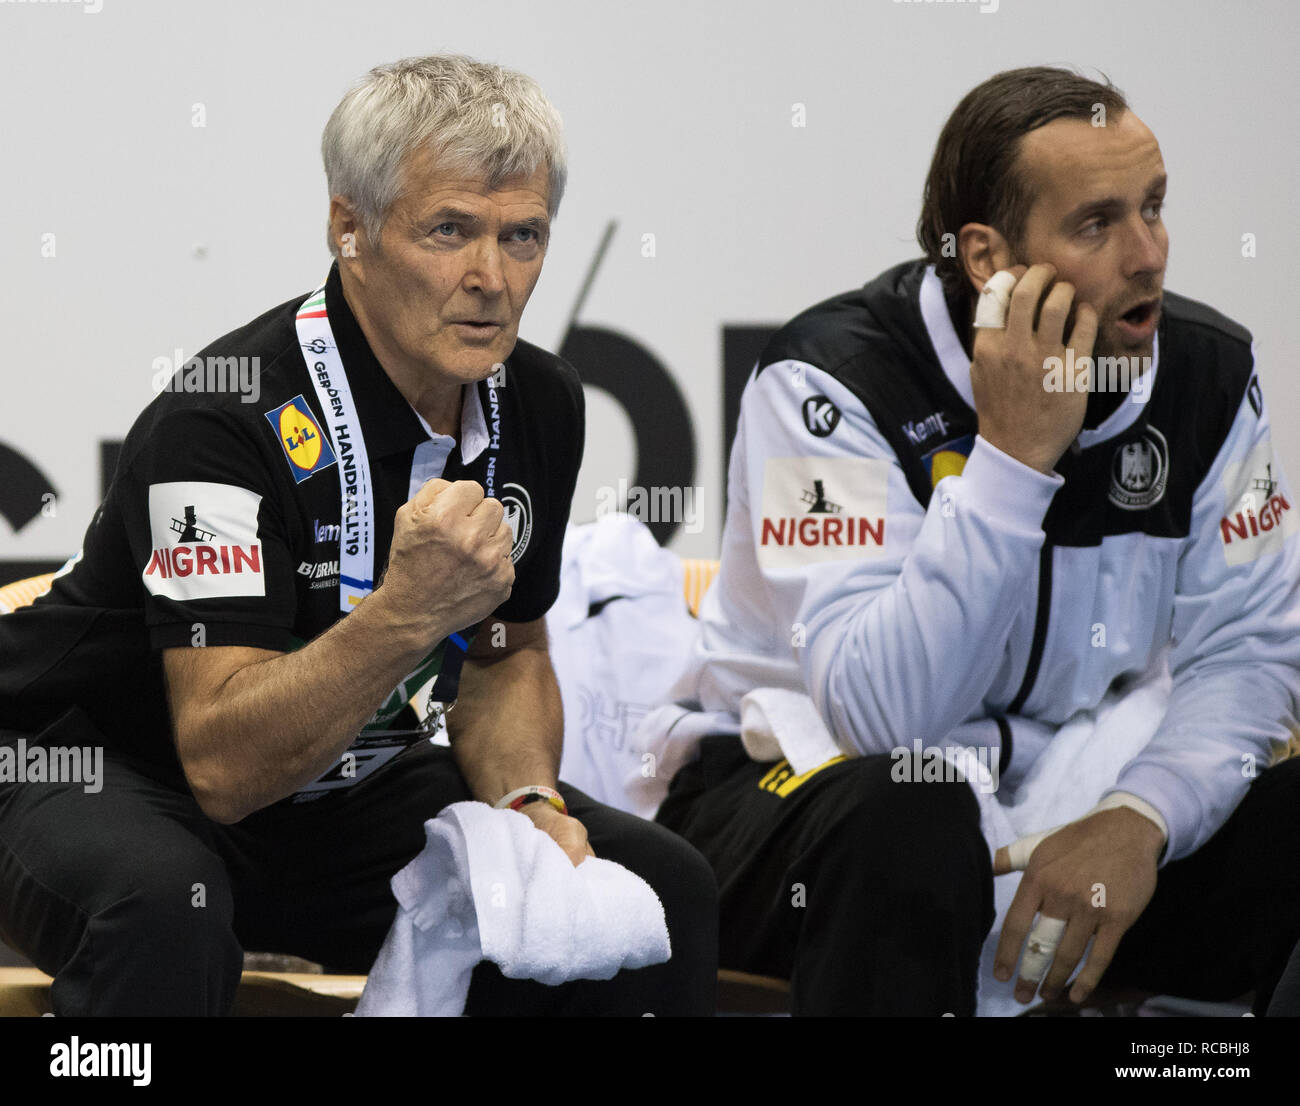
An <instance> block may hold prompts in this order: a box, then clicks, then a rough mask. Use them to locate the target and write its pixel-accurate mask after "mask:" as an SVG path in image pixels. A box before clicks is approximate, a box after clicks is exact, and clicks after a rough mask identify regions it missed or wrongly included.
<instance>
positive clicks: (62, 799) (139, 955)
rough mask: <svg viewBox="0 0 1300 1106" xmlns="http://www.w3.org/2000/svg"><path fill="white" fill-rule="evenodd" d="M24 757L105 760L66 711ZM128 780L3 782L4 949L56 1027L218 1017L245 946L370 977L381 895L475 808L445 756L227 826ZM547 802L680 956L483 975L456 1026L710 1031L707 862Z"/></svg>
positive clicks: (143, 779) (630, 828)
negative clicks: (86, 1021)
mask: <svg viewBox="0 0 1300 1106" xmlns="http://www.w3.org/2000/svg"><path fill="white" fill-rule="evenodd" d="M18 736H19V735H17V734H14V733H12V732H5V733H0V742H9V743H12V742H13V741H15V740H16V738H17V737H18ZM35 740H40V741H44V742H46V743H47V744H49V745H63V746H76V745H82V746H85V745H103V744H104V743H103V740H102V737H99V735H98V734H97V732H96V731H95V730H94V728H93V727H92V726H91V725H90V724H89V722H88V721H87V720H86V719H85V716H84V715H82V714H81V713H80V712H77V711H73V712H71V713H70V714H68V715H65V716H64V717H63V718H62V719H60V720H59V722H57V723H55V725H54V726H52V727H50V728H49V729H48V730H46V731H44V732H43V733H42V734H41V735H40V736H39V737H35V738H32V737H29V738H28V742H29V744H30V743H31V742H32V741H35ZM139 767H140V766H138V765H137V764H135V763H134V762H132V761H130V760H129V759H127V758H123V757H120V756H115V755H114V754H113V753H112V752H111V751H109V750H107V749H106V750H105V755H104V770H103V789H102V791H100V792H99V793H86V791H85V789H84V788H83V786H82V785H81V784H77V783H72V784H52V783H32V782H27V783H3V784H0V937H3V939H4V940H5V942H6V943H8V944H10V945H11V946H13V947H14V948H16V949H18V950H19V951H20V952H22V953H23V954H24V955H26V956H27V957H28V958H29V959H30V960H31V961H32V962H33V963H34V964H36V966H37V967H39V968H41V969H42V970H43V971H45V972H47V973H49V974H50V975H52V976H53V977H54V984H53V987H52V999H53V1005H54V1012H55V1013H56V1014H58V1015H60V1016H68V1015H103V1014H115V1015H177V1014H180V1015H187V1014H195V1015H200V1014H226V1013H229V1011H230V1009H231V1007H232V1004H233V1002H234V994H235V987H236V984H237V983H238V982H239V976H240V971H241V967H242V959H243V949H245V948H247V949H252V950H257V951H262V952H279V953H287V954H292V955H297V956H302V957H305V958H307V959H309V960H314V961H317V962H319V963H321V964H323V965H324V966H325V968H326V970H329V971H338V972H347V973H362V972H367V971H368V970H369V969H370V967H371V965H372V964H373V962H374V959H375V956H376V955H377V954H378V951H379V947H380V945H381V944H382V943H383V940H384V937H385V936H386V934H387V932H388V929H389V927H390V926H391V925H392V923H393V919H394V917H395V915H396V910H397V906H396V903H395V901H394V899H393V896H392V892H391V890H390V888H389V880H390V878H391V877H392V876H393V874H394V873H395V872H397V871H398V870H399V869H400V868H402V867H404V866H405V865H406V863H407V862H408V861H409V860H410V859H411V858H412V857H414V856H415V855H416V854H417V853H419V852H420V850H421V849H422V848H423V847H424V842H425V834H424V822H425V820H426V819H428V818H432V817H434V816H435V815H437V813H438V811H440V810H441V809H442V808H443V807H444V806H447V805H448V804H450V803H453V802H458V801H461V800H465V799H469V798H471V795H470V794H469V791H468V788H467V787H466V785H465V782H464V779H463V778H462V776H461V774H460V772H459V770H458V769H457V768H456V766H455V764H454V762H453V760H452V757H451V753H450V751H449V750H448V749H446V748H442V747H437V746H433V745H430V744H429V743H428V742H420V743H419V744H418V745H417V746H414V747H413V748H411V749H409V750H407V751H405V752H404V753H402V754H401V755H400V756H399V757H397V758H395V759H394V760H393V761H392V762H391V763H390V764H389V765H386V766H385V767H384V768H382V769H380V770H379V771H378V772H376V773H375V774H374V775H373V776H371V777H369V778H368V779H365V780H363V781H361V782H359V783H357V784H356V785H355V786H353V787H352V788H349V789H347V790H346V791H345V792H341V793H339V794H338V795H336V796H331V797H329V798H326V799H324V800H320V801H317V802H312V803H305V804H301V805H297V806H292V807H281V806H276V807H269V808H267V809H265V810H262V811H259V812H257V813H255V814H253V815H250V816H249V817H248V818H245V819H244V820H243V821H241V822H239V823H237V824H235V825H232V826H223V825H220V824H218V823H215V822H213V821H211V820H210V819H208V818H207V817H206V816H205V815H204V814H203V813H202V811H201V810H200V809H199V807H198V804H197V803H196V802H195V800H194V798H193V796H192V795H191V794H190V793H189V792H188V791H183V792H182V791H179V790H177V789H175V788H173V787H169V786H165V785H163V784H161V783H159V782H157V780H155V779H152V778H150V777H149V776H148V775H146V774H145V773H144V772H142V771H140V770H139ZM559 790H560V792H561V793H562V794H563V795H564V798H565V801H566V803H567V804H568V807H569V811H570V813H571V814H572V815H573V816H574V817H576V818H577V819H579V820H580V821H581V822H582V823H583V825H584V826H586V828H587V832H588V836H589V840H590V841H591V846H592V848H593V849H594V850H595V852H596V855H597V856H601V857H604V858H606V859H609V860H614V861H617V862H619V863H621V864H623V865H624V866H626V867H627V868H629V869H630V870H632V871H634V872H636V873H637V874H638V875H640V876H641V877H642V878H643V879H645V880H646V882H647V883H649V884H650V886H651V887H653V888H654V889H655V891H656V893H657V894H658V895H659V898H660V900H661V901H662V902H663V905H664V910H665V914H666V918H667V923H668V930H669V935H670V939H671V942H672V957H671V959H670V960H669V961H668V962H667V963H665V964H661V965H655V966H652V967H647V968H641V969H637V970H635V971H623V972H620V973H619V974H618V975H617V976H615V977H614V979H612V980H609V981H592V980H578V981H574V982H572V983H568V984H564V985H562V986H558V987H549V986H545V985H543V984H540V983H536V982H533V981H529V980H508V979H506V978H505V977H504V976H502V975H501V973H500V972H499V971H498V970H497V969H496V967H495V966H494V965H492V964H489V963H486V962H485V963H483V964H481V965H480V966H479V968H478V969H476V971H475V974H474V977H473V980H472V982H471V986H470V991H469V997H468V1002H467V1007H466V1013H468V1014H478V1015H483V1014H522V1015H531V1014H582V1015H593V1014H595V1015H609V1014H628V1015H642V1014H646V1013H652V1014H655V1015H673V1014H680V1015H710V1014H712V1013H713V1011H714V1004H715V998H716V977H717V899H716V895H717V891H716V885H715V883H714V879H713V874H712V872H711V871H710V869H709V866H708V864H707V863H706V862H705V861H704V860H703V858H702V857H700V855H699V854H698V853H696V852H695V850H694V849H692V848H691V847H690V846H689V845H687V844H686V843H685V842H684V841H682V840H681V839H680V838H678V837H676V836H674V835H673V834H671V833H669V832H668V831H667V830H666V829H663V828H662V827H660V826H656V825H654V824H653V823H651V822H647V821H644V820H643V819H640V818H636V817H633V816H632V815H629V814H624V813H622V812H619V811H616V810H612V809H610V808H609V807H605V806H602V805H600V804H598V803H596V802H595V801H593V800H592V799H590V798H588V797H587V796H586V795H584V794H582V793H581V792H580V791H577V790H575V789H573V788H570V787H567V786H565V785H564V784H560V786H559Z"/></svg>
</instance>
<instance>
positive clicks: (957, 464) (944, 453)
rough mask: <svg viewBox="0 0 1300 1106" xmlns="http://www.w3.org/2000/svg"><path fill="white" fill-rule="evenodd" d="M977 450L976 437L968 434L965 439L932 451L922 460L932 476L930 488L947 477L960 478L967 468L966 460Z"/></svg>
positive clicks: (958, 439) (955, 439)
mask: <svg viewBox="0 0 1300 1106" xmlns="http://www.w3.org/2000/svg"><path fill="white" fill-rule="evenodd" d="M974 448H975V435H974V434H967V435H966V436H965V437H964V438H954V439H953V440H952V441H951V442H944V443H943V445H941V446H938V447H936V448H935V449H932V450H930V452H929V453H927V454H925V456H923V457H922V458H921V461H922V462H923V463H924V464H925V471H926V472H927V473H928V474H929V476H930V487H932V488H933V487H934V486H935V485H936V484H938V483H939V481H940V480H942V479H943V478H944V477H945V476H960V475H961V474H962V470H963V469H965V467H966V459H967V458H968V457H970V451H971V450H972V449H974Z"/></svg>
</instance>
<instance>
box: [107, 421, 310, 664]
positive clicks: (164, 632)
mask: <svg viewBox="0 0 1300 1106" xmlns="http://www.w3.org/2000/svg"><path fill="white" fill-rule="evenodd" d="M277 489H278V485H277V481H276V480H275V479H274V478H273V477H272V476H271V474H270V472H269V470H268V468H267V464H266V459H265V457H264V455H263V453H262V452H261V450H260V449H259V447H258V443H257V442H256V440H255V439H254V438H253V437H252V435H250V434H248V433H247V432H245V431H244V430H243V429H241V428H240V426H239V425H238V423H237V421H236V420H235V419H233V418H232V417H231V416H230V415H228V414H226V413H224V412H221V411H218V410H212V409H204V408H187V409H183V410H179V411H173V412H170V413H167V414H164V415H162V416H160V417H159V418H157V419H156V420H155V421H154V422H153V424H152V425H151V426H150V427H149V428H148V429H147V430H146V431H145V437H144V440H143V441H142V443H141V444H140V446H139V448H138V449H136V450H134V451H133V452H132V453H131V454H129V455H128V457H126V458H124V468H123V471H122V472H121V473H120V474H119V487H118V494H119V495H120V497H121V504H120V505H121V512H122V518H123V524H124V526H125V530H126V535H127V541H128V544H129V546H130V551H131V559H132V562H133V565H134V568H135V571H137V572H138V573H139V574H140V582H141V586H142V588H143V606H144V612H145V624H146V626H147V627H148V630H149V639H150V645H151V646H152V647H153V648H154V649H165V648H170V647H173V646H194V645H208V646H218V645H247V646H255V647H258V648H263V649H276V650H280V651H288V650H289V649H291V648H292V644H293V636H292V627H293V622H294V612H295V608H296V599H295V588H294V574H293V566H292V561H291V554H290V545H289V542H288V540H287V538H286V534H287V532H288V531H287V529H286V524H285V522H286V520H285V513H284V509H283V507H284V504H283V503H282V501H281V500H282V497H283V494H284V493H283V492H282V491H278V490H277Z"/></svg>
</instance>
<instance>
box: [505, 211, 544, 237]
mask: <svg viewBox="0 0 1300 1106" xmlns="http://www.w3.org/2000/svg"><path fill="white" fill-rule="evenodd" d="M550 226H551V221H550V219H548V218H547V217H546V216H544V215H532V216H529V217H528V218H527V219H518V220H516V221H514V222H510V223H507V224H506V229H507V230H521V229H525V228H526V229H528V230H535V231H537V233H538V234H545V233H546V232H547V230H548V229H550Z"/></svg>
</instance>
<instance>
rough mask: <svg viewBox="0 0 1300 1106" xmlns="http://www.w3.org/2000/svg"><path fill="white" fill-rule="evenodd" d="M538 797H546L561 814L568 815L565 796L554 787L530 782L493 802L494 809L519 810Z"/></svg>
mask: <svg viewBox="0 0 1300 1106" xmlns="http://www.w3.org/2000/svg"><path fill="white" fill-rule="evenodd" d="M538 799H545V800H546V801H547V802H548V803H550V804H551V806H553V807H555V809H556V810H558V811H559V812H560V813H561V814H565V815H567V814H568V813H569V808H568V807H567V806H566V805H565V803H564V797H563V796H562V795H561V794H560V793H559V792H558V791H556V790H555V788H553V787H543V786H541V785H540V784H530V785H529V786H528V787H517V788H515V789H514V790H513V791H511V792H509V793H508V794H506V795H502V796H501V798H499V799H498V800H497V801H496V802H495V803H493V804H492V809H493V810H518V809H519V808H520V807H521V806H524V805H525V804H527V803H531V802H535V801H536V800H538Z"/></svg>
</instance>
